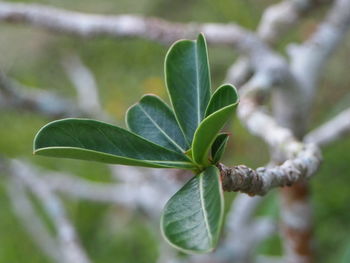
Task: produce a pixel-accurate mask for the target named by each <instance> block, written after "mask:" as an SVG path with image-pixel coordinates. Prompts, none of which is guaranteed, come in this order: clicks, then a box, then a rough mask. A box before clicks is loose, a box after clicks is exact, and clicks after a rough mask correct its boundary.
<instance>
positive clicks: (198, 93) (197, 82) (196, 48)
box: [194, 43, 201, 127]
mask: <svg viewBox="0 0 350 263" xmlns="http://www.w3.org/2000/svg"><path fill="white" fill-rule="evenodd" d="M194 57H195V65H196V91H197V112H198V114H197V127H198V126H199V124H200V122H201V105H200V88H199V87H200V78H199V68H198V43H196V44H195V54H194Z"/></svg>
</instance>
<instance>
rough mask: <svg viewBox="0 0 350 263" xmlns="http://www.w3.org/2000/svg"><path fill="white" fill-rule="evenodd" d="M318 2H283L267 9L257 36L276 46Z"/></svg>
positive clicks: (312, 0)
mask: <svg viewBox="0 0 350 263" xmlns="http://www.w3.org/2000/svg"><path fill="white" fill-rule="evenodd" d="M319 5H320V3H319V1H317V0H283V1H281V2H280V3H277V4H274V5H271V6H270V7H268V8H266V9H265V11H264V13H263V16H262V18H261V21H260V24H259V27H258V30H257V34H258V35H259V36H260V37H261V38H262V39H263V40H264V41H265V42H267V43H269V44H270V45H275V44H276V43H277V41H278V40H279V39H281V37H282V36H284V35H285V34H286V33H287V32H288V31H289V29H291V28H292V27H293V26H294V25H296V24H297V23H298V22H299V20H300V18H301V17H302V16H303V15H305V14H306V13H307V12H309V11H310V10H312V9H313V7H316V6H319Z"/></svg>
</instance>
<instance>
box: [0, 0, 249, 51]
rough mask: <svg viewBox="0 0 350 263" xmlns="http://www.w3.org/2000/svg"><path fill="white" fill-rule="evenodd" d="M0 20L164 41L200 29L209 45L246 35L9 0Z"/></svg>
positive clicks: (233, 28) (224, 27) (1, 5)
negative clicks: (10, 1)
mask: <svg viewBox="0 0 350 263" xmlns="http://www.w3.org/2000/svg"><path fill="white" fill-rule="evenodd" d="M0 21H4V22H8V23H17V24H26V25H29V26H33V27H39V28H44V29H46V30H49V31H54V32H58V33H64V34H71V35H75V36H79V37H84V38H91V37H98V36H107V37H116V38H123V37H140V38H144V39H149V40H152V41H156V42H160V43H164V44H169V43H172V42H174V41H176V40H178V39H180V38H184V37H193V36H195V35H196V34H198V33H199V32H203V33H204V34H205V35H206V37H207V40H208V42H209V43H211V44H221V45H229V46H232V45H237V44H238V43H237V42H238V41H240V40H241V39H242V38H244V37H245V36H246V35H247V31H246V30H244V29H242V28H241V27H239V26H238V25H235V24H218V23H204V24H197V23H189V24H182V23H172V22H168V21H166V20H163V19H160V18H155V17H143V16H137V15H115V16H111V15H96V14H84V13H80V12H73V11H67V10H64V9H60V8H53V7H47V6H44V5H38V4H20V3H9V2H0Z"/></svg>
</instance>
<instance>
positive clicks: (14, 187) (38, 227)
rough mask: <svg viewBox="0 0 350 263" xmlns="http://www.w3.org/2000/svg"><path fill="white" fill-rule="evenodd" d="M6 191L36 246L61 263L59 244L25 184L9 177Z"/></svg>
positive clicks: (54, 260)
mask: <svg viewBox="0 0 350 263" xmlns="http://www.w3.org/2000/svg"><path fill="white" fill-rule="evenodd" d="M6 190H7V194H8V196H9V199H10V201H11V203H12V206H13V209H14V212H15V214H16V216H17V218H18V219H19V220H20V221H21V223H22V225H23V227H24V228H25V229H26V230H27V232H28V234H29V235H30V236H31V238H32V239H33V240H34V242H35V243H36V245H37V246H38V247H39V248H40V249H41V250H42V251H43V253H44V254H45V255H46V256H47V257H48V258H50V259H51V260H52V261H53V262H57V263H61V254H60V252H59V250H58V249H57V245H58V244H57V242H56V240H55V239H54V238H53V237H52V235H51V234H50V233H49V231H48V230H47V227H46V226H45V224H44V222H43V221H42V220H41V219H40V217H39V216H38V214H37V211H35V208H34V207H33V204H32V202H31V201H30V197H29V196H28V194H27V193H26V190H25V188H24V186H23V183H21V182H20V181H19V180H18V179H16V178H15V177H9V178H8V181H7V184H6Z"/></svg>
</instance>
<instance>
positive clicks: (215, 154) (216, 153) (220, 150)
mask: <svg viewBox="0 0 350 263" xmlns="http://www.w3.org/2000/svg"><path fill="white" fill-rule="evenodd" d="M228 139H229V135H228V134H226V133H221V134H219V135H218V136H217V137H216V139H215V141H214V143H213V145H212V146H211V157H212V163H214V164H215V163H217V162H219V161H220V159H221V157H222V155H223V154H224V152H225V148H226V144H227V141H228Z"/></svg>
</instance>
